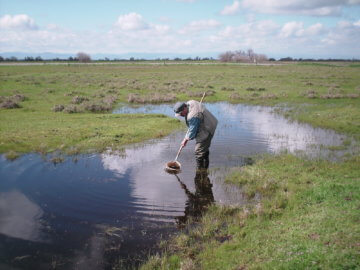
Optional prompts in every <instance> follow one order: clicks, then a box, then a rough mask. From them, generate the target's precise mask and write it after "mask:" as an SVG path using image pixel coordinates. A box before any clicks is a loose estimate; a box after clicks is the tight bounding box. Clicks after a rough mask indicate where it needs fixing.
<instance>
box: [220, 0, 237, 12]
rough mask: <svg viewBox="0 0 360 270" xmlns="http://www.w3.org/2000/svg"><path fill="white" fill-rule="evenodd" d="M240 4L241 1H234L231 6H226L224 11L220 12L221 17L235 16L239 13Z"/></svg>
mask: <svg viewBox="0 0 360 270" xmlns="http://www.w3.org/2000/svg"><path fill="white" fill-rule="evenodd" d="M239 8H240V3H239V1H234V3H233V4H232V5H230V6H225V7H224V9H223V10H222V11H221V12H220V14H221V15H234V14H236V13H238V12H239Z"/></svg>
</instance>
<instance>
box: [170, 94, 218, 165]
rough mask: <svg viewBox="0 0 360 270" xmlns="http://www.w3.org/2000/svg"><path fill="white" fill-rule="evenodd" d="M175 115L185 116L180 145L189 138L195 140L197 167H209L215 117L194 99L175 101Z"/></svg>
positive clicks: (215, 123) (215, 122)
mask: <svg viewBox="0 0 360 270" xmlns="http://www.w3.org/2000/svg"><path fill="white" fill-rule="evenodd" d="M174 112H175V113H176V114H177V115H180V116H182V117H185V122H186V125H187V126H188V128H189V129H188V131H187V133H186V135H185V138H184V140H183V141H182V143H181V145H182V146H183V147H185V146H186V144H187V142H188V141H189V140H193V139H195V140H196V145H195V158H196V163H197V168H199V169H201V168H208V167H209V147H210V144H211V140H212V138H213V136H214V133H215V129H216V126H217V122H218V121H217V119H216V117H215V116H214V115H212V114H211V113H210V112H209V111H208V110H207V109H206V108H205V106H204V105H203V104H201V103H200V102H198V101H195V100H189V101H188V102H186V103H184V102H177V103H176V104H175V106H174Z"/></svg>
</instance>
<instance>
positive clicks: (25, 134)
mask: <svg viewBox="0 0 360 270" xmlns="http://www.w3.org/2000/svg"><path fill="white" fill-rule="evenodd" d="M2 115H3V116H4V117H5V119H6V121H5V120H4V121H2V125H1V132H0V141H1V144H0V152H3V153H4V152H5V153H7V152H11V151H12V152H14V151H15V152H18V153H26V152H38V153H44V154H45V153H48V152H53V151H57V150H60V151H62V152H65V153H68V154H77V153H84V152H102V151H104V150H106V149H112V150H119V149H121V148H122V147H123V146H124V145H125V144H129V143H136V142H141V141H144V140H146V139H151V138H160V137H163V136H165V135H167V134H169V133H170V132H171V131H172V130H174V129H176V128H178V127H179V126H180V123H179V120H177V119H171V118H168V117H165V116H164V115H142V114H139V115H119V114H116V115H115V114H64V113H52V112H49V113H41V112H31V113H27V114H26V118H24V115H22V114H21V113H14V112H13V111H12V110H9V111H6V112H2Z"/></svg>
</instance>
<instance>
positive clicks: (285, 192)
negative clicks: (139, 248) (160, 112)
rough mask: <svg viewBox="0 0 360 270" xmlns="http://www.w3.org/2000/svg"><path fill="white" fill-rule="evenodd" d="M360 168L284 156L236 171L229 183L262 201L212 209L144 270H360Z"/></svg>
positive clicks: (355, 163)
mask: <svg viewBox="0 0 360 270" xmlns="http://www.w3.org/2000/svg"><path fill="white" fill-rule="evenodd" d="M359 163H360V158H359V157H353V158H351V159H349V160H347V161H345V162H343V163H331V162H328V161H309V160H303V159H300V158H296V157H294V156H291V155H287V154H283V155H278V156H272V157H265V158H263V159H260V160H258V161H257V163H256V164H255V165H252V166H246V167H243V168H236V169H235V170H234V171H233V172H232V173H230V174H229V176H228V177H227V181H230V182H232V183H234V184H236V185H240V186H241V187H242V189H243V190H244V193H245V194H248V196H249V199H251V198H252V194H253V192H256V193H259V194H260V195H261V196H262V199H261V201H260V202H259V203H257V204H255V205H253V206H247V207H244V208H236V207H221V206H212V207H211V208H210V209H209V211H208V212H207V213H206V214H205V216H204V217H203V218H202V221H201V223H200V224H199V226H197V227H196V228H195V229H193V230H191V231H190V232H189V233H183V234H180V235H179V236H177V237H176V238H175V239H172V240H171V241H170V243H169V244H168V245H167V251H166V252H165V253H164V255H163V257H162V258H160V257H153V258H152V259H151V260H150V261H149V263H148V264H146V265H144V266H143V268H142V269H180V268H181V266H184V265H187V268H186V269H358V268H359V267H360V259H359V252H360V227H359V221H360V211H359V206H360V205H359V202H360V169H359V166H358V165H359Z"/></svg>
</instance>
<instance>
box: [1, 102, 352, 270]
mask: <svg viewBox="0 0 360 270" xmlns="http://www.w3.org/2000/svg"><path fill="white" fill-rule="evenodd" d="M206 106H207V107H208V109H209V110H210V111H211V112H213V113H214V115H216V117H217V118H218V119H219V125H218V128H217V131H216V134H215V137H214V139H213V142H212V146H211V148H210V167H211V168H222V169H221V170H210V173H209V175H207V174H203V175H199V174H198V175H197V174H196V170H195V158H194V154H193V151H194V149H193V148H194V143H193V142H189V143H188V146H187V147H186V148H185V149H184V150H183V151H182V152H181V155H180V157H179V161H180V162H181V164H182V173H181V174H179V175H178V177H177V176H175V175H171V174H167V173H166V172H165V171H164V166H165V163H166V162H168V161H170V160H173V159H174V158H175V155H176V153H177V150H178V147H179V144H180V142H181V140H182V138H183V136H184V131H181V132H176V133H174V134H172V135H170V136H168V137H165V138H163V139H161V140H155V141H150V142H146V143H143V144H139V145H134V146H131V147H128V148H126V149H125V151H124V153H121V155H116V154H110V153H104V154H100V155H83V156H77V157H76V159H74V158H72V157H68V158H65V160H64V162H63V163H59V164H56V165H55V164H53V163H51V162H48V161H44V160H43V158H42V157H40V156H39V155H35V154H29V155H25V156H22V157H20V158H18V159H17V160H15V161H13V162H10V161H7V160H6V159H5V158H4V157H3V156H2V157H1V158H0V175H1V181H0V268H17V269H52V268H56V269H111V267H112V266H113V265H114V264H116V263H117V264H120V265H122V266H123V267H124V268H126V267H131V266H137V265H138V264H139V263H140V262H141V261H143V260H144V259H146V257H147V256H148V254H149V253H150V252H155V251H156V243H158V242H159V241H160V240H161V239H166V238H168V237H169V236H170V235H172V234H174V233H176V232H177V231H178V227H179V226H180V227H181V225H182V224H183V223H184V222H186V220H187V218H189V217H190V216H197V215H199V214H200V212H201V211H202V210H203V208H205V207H206V206H207V205H208V204H209V203H212V202H213V201H215V202H216V203H221V204H243V203H246V201H245V199H244V198H242V196H241V193H240V192H239V191H238V190H236V189H235V188H234V187H231V186H227V185H224V184H223V183H222V175H223V174H224V172H226V170H227V169H226V168H227V167H231V166H235V165H243V164H245V163H246V161H247V160H248V157H249V156H252V155H255V154H259V153H267V152H268V153H275V152H279V151H283V150H287V151H290V152H294V153H298V154H301V153H302V154H305V153H306V155H308V156H309V157H331V158H336V157H337V156H341V155H342V154H343V152H344V151H330V150H328V149H327V147H328V146H340V145H342V144H343V142H344V140H346V138H345V137H344V136H341V135H338V134H336V133H335V132H332V131H325V130H322V129H316V128H312V127H311V126H308V125H303V124H298V123H291V122H289V121H288V120H286V119H284V118H283V117H281V116H279V115H276V114H273V113H271V111H272V110H271V109H270V108H264V107H254V106H244V105H231V104H227V103H216V104H206ZM138 112H141V113H163V114H166V115H170V116H173V112H172V106H171V105H156V106H152V105H147V106H142V107H133V108H130V107H122V108H119V109H118V110H116V111H115V112H114V113H138ZM48 158H49V160H50V157H48Z"/></svg>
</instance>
